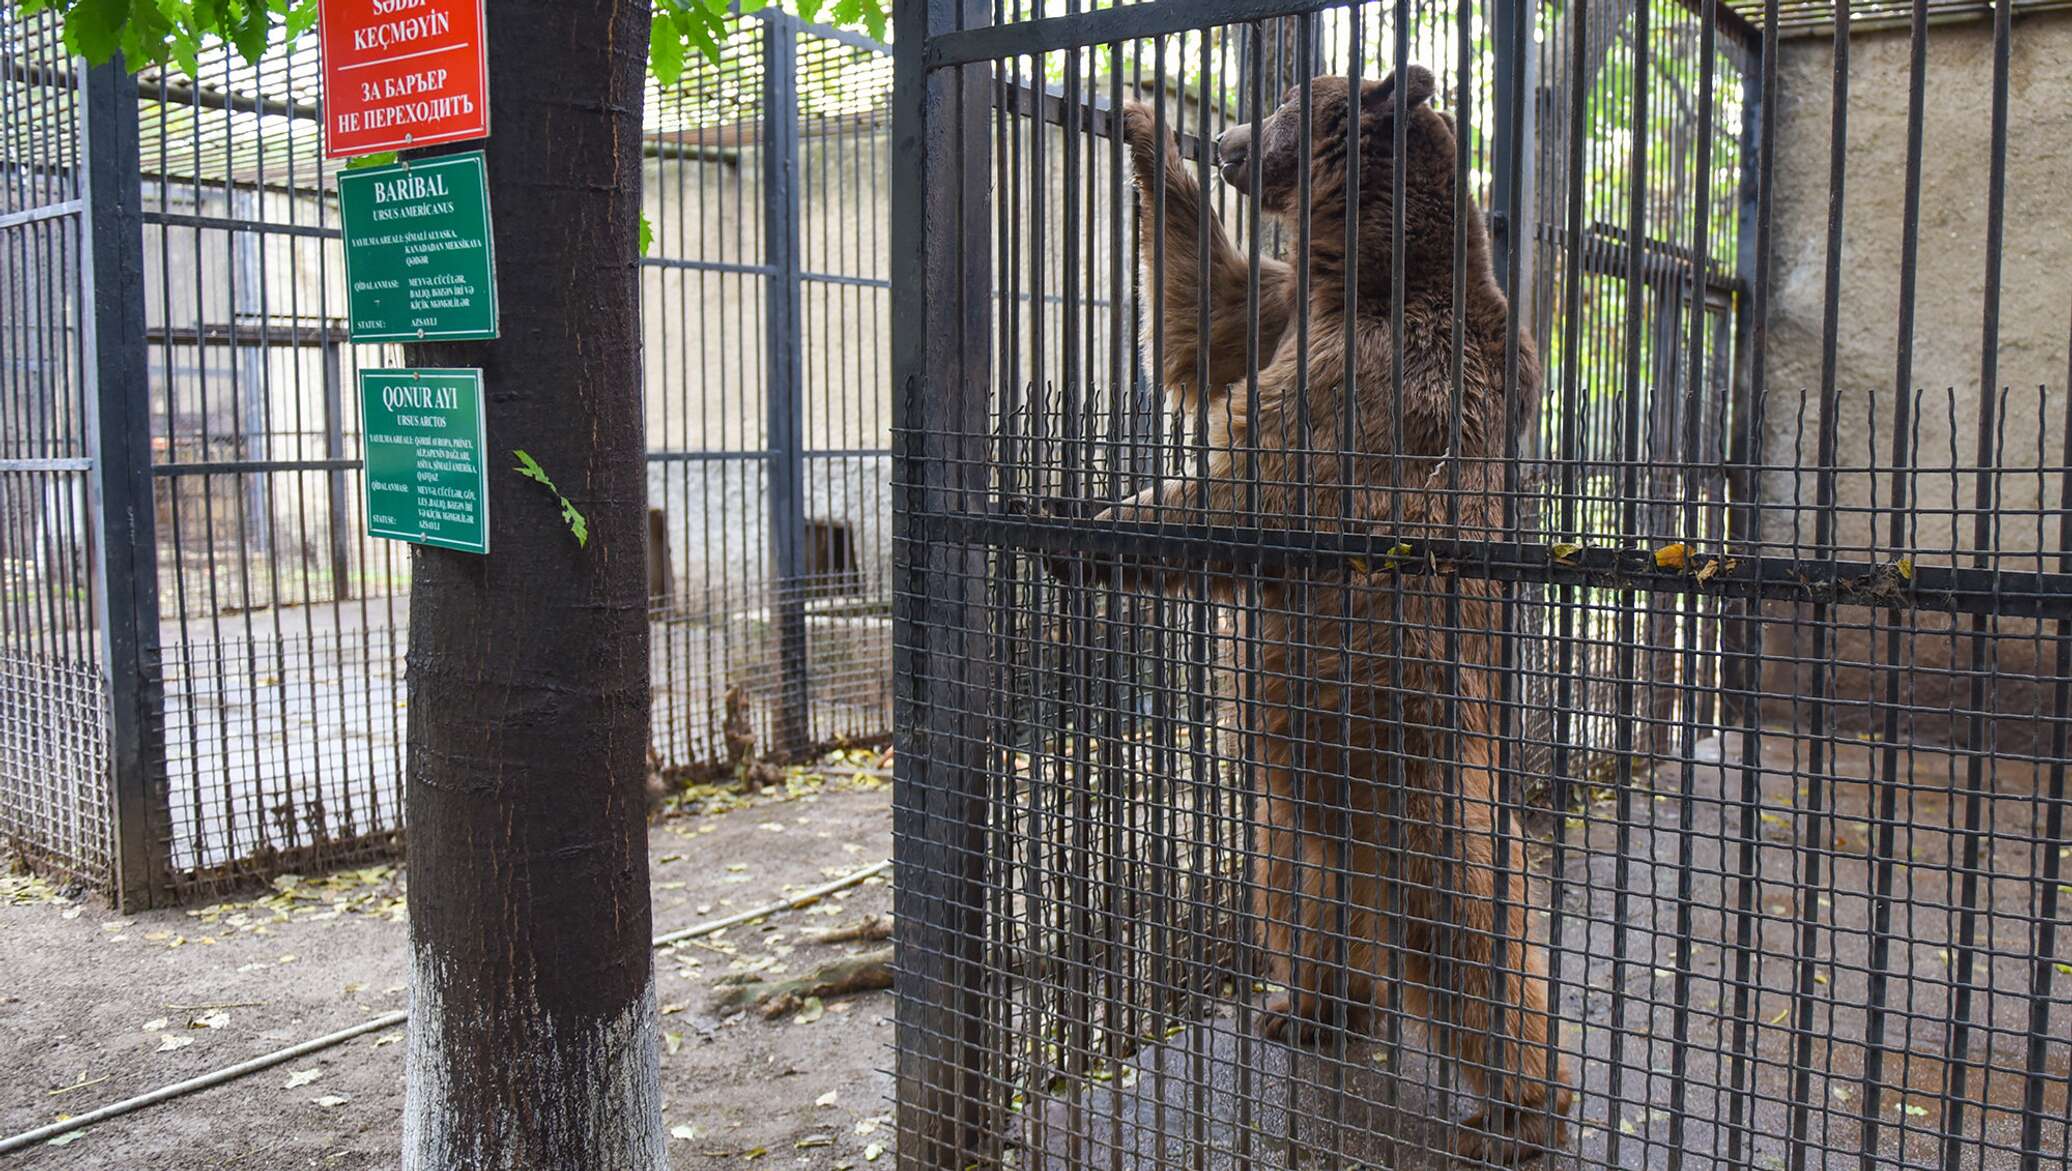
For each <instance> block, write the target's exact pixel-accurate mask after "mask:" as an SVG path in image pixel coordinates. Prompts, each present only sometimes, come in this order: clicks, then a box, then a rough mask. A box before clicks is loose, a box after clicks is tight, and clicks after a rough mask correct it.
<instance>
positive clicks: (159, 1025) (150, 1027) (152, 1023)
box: [144, 1016, 166, 1033]
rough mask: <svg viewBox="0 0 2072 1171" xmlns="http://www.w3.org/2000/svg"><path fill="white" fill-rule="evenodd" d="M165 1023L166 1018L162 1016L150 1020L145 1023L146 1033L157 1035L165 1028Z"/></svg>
mask: <svg viewBox="0 0 2072 1171" xmlns="http://www.w3.org/2000/svg"><path fill="white" fill-rule="evenodd" d="M165 1023H166V1022H165V1018H164V1017H162V1016H160V1017H152V1018H151V1019H150V1020H148V1021H145V1022H144V1031H145V1032H147V1033H155V1032H157V1031H159V1030H160V1029H163V1028H165Z"/></svg>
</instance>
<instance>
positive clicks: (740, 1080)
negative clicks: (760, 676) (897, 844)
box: [0, 749, 892, 1171]
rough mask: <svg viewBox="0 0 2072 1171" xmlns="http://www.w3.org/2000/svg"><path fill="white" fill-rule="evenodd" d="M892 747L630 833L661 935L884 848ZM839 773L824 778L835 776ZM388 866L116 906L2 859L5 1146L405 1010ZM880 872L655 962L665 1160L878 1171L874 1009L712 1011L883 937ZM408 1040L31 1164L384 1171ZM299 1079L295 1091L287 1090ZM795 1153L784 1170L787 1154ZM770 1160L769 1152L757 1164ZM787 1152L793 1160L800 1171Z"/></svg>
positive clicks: (276, 1073) (885, 882) (394, 1136)
mask: <svg viewBox="0 0 2072 1171" xmlns="http://www.w3.org/2000/svg"><path fill="white" fill-rule="evenodd" d="M889 765H890V761H889V759H888V758H887V757H886V755H885V754H884V753H883V752H881V751H879V750H876V749H844V750H841V751H838V752H831V753H828V754H825V755H823V756H822V757H820V758H818V759H816V760H814V761H812V762H809V763H806V764H801V765H793V766H790V767H788V768H786V769H784V770H783V773H784V776H783V780H782V783H779V784H772V785H770V786H768V787H766V788H765V789H764V790H763V791H761V792H753V793H752V792H744V791H742V790H740V789H739V788H737V787H732V786H727V785H720V784H713V785H696V786H689V787H686V788H685V789H684V790H683V791H682V792H680V793H677V794H673V795H672V797H671V799H670V804H671V807H672V809H673V810H674V811H675V812H676V814H677V815H675V816H671V817H669V818H667V819H666V820H664V821H662V822H660V823H659V824H657V825H655V826H653V827H652V828H651V829H650V831H649V838H648V842H649V847H648V850H649V862H650V866H651V868H652V871H651V872H652V876H653V878H652V890H653V892H654V924H655V930H656V931H657V932H658V933H660V932H666V931H670V930H674V929H678V928H684V927H689V926H692V925H694V924H698V923H702V922H708V921H712V920H717V919H723V918H725V917H727V916H730V915H740V914H742V913H744V912H749V911H752V910H755V909H757V908H762V907H766V906H767V905H769V904H771V903H772V902H775V901H778V900H788V899H794V898H796V897H797V896H799V895H800V894H801V893H802V892H808V891H812V890H814V889H816V888H819V887H821V886H824V885H825V884H827V883H828V882H830V881H831V880H833V879H836V878H839V877H842V876H844V875H848V874H853V873H854V872H856V871H857V870H858V869H859V868H861V867H864V866H868V865H869V864H870V863H872V862H874V861H877V860H878V859H882V858H886V857H889V856H890V854H891V808H890V800H889V794H890V789H889V785H890V768H889ZM837 770H839V771H837ZM407 880H408V873H407V869H406V868H405V867H403V866H396V865H382V866H363V867H355V868H352V869H348V870H342V871H337V872H335V873H331V874H325V875H305V876H283V877H282V878H280V879H278V880H276V881H275V882H274V883H273V884H271V885H268V886H263V887H257V888H255V889H254V890H251V891H249V892H243V893H241V894H239V895H237V896H235V897H232V898H229V899H225V900H222V901H219V902H210V903H204V904H199V905H196V906H192V907H185V908H175V909H170V910H164V911H152V912H146V913H142V914H135V915H117V914H115V913H114V912H112V911H110V910H109V909H108V908H107V907H106V905H105V904H104V903H103V902H101V901H100V900H99V899H98V898H97V897H95V896H92V895H90V894H88V893H87V892H85V891H83V890H81V889H78V888H76V887H68V886H66V885H65V884H63V883H61V882H54V881H52V880H50V879H48V878H45V877H41V876H38V875H35V874H31V873H27V872H25V871H24V870H22V869H20V868H18V867H16V866H13V865H9V864H8V863H7V862H6V861H0V939H4V940H5V941H6V945H5V952H6V955H7V960H6V963H5V966H6V967H7V969H8V976H9V979H8V980H7V982H6V983H5V985H4V986H0V1061H5V1062H6V1063H7V1064H8V1065H9V1067H10V1068H11V1069H12V1070H13V1071H14V1077H13V1078H11V1079H10V1085H11V1086H12V1087H13V1088H12V1089H9V1090H0V1135H4V1134H14V1133H18V1132H21V1131H26V1130H29V1129H31V1128H33V1127H38V1126H42V1125H44V1124H46V1123H49V1122H53V1121H57V1120H59V1119H61V1118H63V1117H67V1116H72V1115H79V1114H84V1113H87V1112H88V1111H91V1110H94V1109H97V1108H99V1107H101V1106H104V1105H107V1104H108V1103H110V1102H115V1101H119V1100H121V1099H124V1098H128V1097H132V1096H135V1095H137V1094H141V1093H145V1092H147V1091H150V1090H153V1089H156V1088H158V1087H160V1086H163V1085H166V1084H169V1083H172V1082H176V1081H180V1080H183V1079H186V1078H190V1077H193V1076H195V1075H197V1074H201V1073H204V1072H207V1071H210V1070H215V1069H221V1068H223V1067H225V1066H229V1065H232V1064H235V1063H236V1062H239V1061H243V1060H246V1059H249V1058H251V1057H255V1056H258V1055H259V1054H262V1053H268V1052H272V1051H274V1050H277V1049H280V1048H282V1047H283V1046H285V1045H290V1044H293V1043H295V1042H298V1041H302V1040H306V1039H308V1038H310V1037H315V1036H320V1035H322V1034H325V1033H328V1032H332V1031H334V1030H337V1029H340V1028H343V1027H346V1026H350V1025H353V1024H356V1023H359V1022H362V1021H366V1020H370V1019H373V1018H375V1017H377V1016H380V1015H381V1014H384V1013H392V1012H394V1011H395V1010H397V1009H400V1008H403V1007H405V1005H406V1003H407V999H408V995H407V990H406V985H407V983H408V971H409V963H408V960H409V956H408V931H407V910H406V909H405V900H404V895H405V891H406V889H407ZM891 902H892V900H891V885H890V881H889V875H877V876H874V877H872V878H870V879H868V880H866V881H865V882H863V883H861V884H859V885H857V886H855V887H852V888H849V889H846V890H840V891H835V892H831V893H828V894H826V895H824V896H823V897H820V898H818V899H815V900H813V901H812V902H811V903H810V904H809V905H805V906H803V907H800V908H799V909H796V910H788V911H785V912H782V913H777V914H770V915H766V916H761V917H759V918H754V919H751V920H750V921H748V922H744V923H740V924H736V925H733V926H730V927H727V928H725V929H724V930H722V931H719V932H716V933H714V934H711V935H706V936H703V937H700V938H697V939H692V940H685V941H682V942H680V943H674V944H671V945H668V946H665V947H662V948H659V949H657V950H656V952H655V970H656V984H657V989H658V995H659V997H660V999H661V1001H662V1013H663V1016H662V1026H661V1027H662V1031H663V1036H662V1038H661V1041H662V1047H663V1054H662V1080H663V1093H664V1098H665V1101H664V1110H665V1115H666V1119H667V1122H668V1124H669V1128H670V1130H669V1133H670V1140H669V1144H668V1147H669V1151H670V1155H671V1158H672V1160H673V1162H674V1165H675V1166H677V1167H679V1168H696V1169H700V1171H702V1169H704V1168H708V1167H710V1168H719V1167H733V1166H744V1165H751V1164H746V1163H744V1162H743V1161H744V1160H745V1159H747V1158H748V1153H749V1152H754V1151H762V1152H763V1153H764V1154H763V1155H758V1156H756V1157H755V1158H756V1161H755V1162H754V1163H753V1164H752V1165H753V1166H775V1165H799V1166H807V1167H813V1168H835V1167H843V1166H849V1167H852V1168H854V1169H855V1171H864V1169H865V1168H866V1167H867V1166H876V1165H885V1164H884V1161H883V1159H881V1158H874V1157H873V1156H874V1155H875V1156H888V1155H889V1153H890V1149H891V1144H892V1140H891V1131H892V1128H891V1119H890V1116H889V1113H888V1110H889V1105H888V1103H889V1097H890V1090H891V1086H890V1082H889V1080H888V1079H887V1078H886V1077H885V1076H884V1075H883V1074H881V1073H880V1072H879V1070H881V1069H883V1068H884V1067H885V1066H886V1064H887V1063H886V1060H885V1052H884V1051H885V1049H886V1047H887V1046H888V1045H889V1043H890V1040H891V1035H890V1017H891V1004H890V1001H889V999H888V998H887V997H886V996H885V995H884V994H883V993H881V992H868V991H856V992H850V993H846V994H840V993H834V992H829V993H827V994H825V995H823V996H821V997H820V1003H819V1006H818V1008H817V1009H815V1008H813V1007H811V1006H808V1005H805V1004H804V1003H803V1002H801V1003H800V1004H798V1005H795V1006H793V1007H792V1008H791V1009H790V1010H788V1011H786V1012H783V1013H779V1014H776V1015H775V1016H774V1017H772V1018H768V1019H766V1018H765V1017H764V1016H762V1015H761V1014H760V1013H757V1012H753V1011H746V1010H740V1009H737V1010H733V1011H730V1012H725V1013H720V1012H715V1011H713V1010H712V1009H711V1008H710V1001H711V999H712V997H713V994H714V992H715V990H716V989H717V988H718V987H719V986H720V982H721V981H722V980H723V979H725V978H727V977H729V976H735V977H745V978H748V979H759V980H762V981H764V982H775V983H785V982H791V981H798V980H800V979H810V978H812V976H813V974H814V973H817V972H819V971H821V970H822V969H823V968H825V967H827V966H828V965H830V964H836V965H839V964H842V963H844V962H846V961H847V960H848V959H849V958H850V957H851V956H852V955H853V954H857V953H867V952H869V951H871V950H873V945H874V944H875V943H877V942H878V941H880V940H881V939H882V938H883V933H885V932H889V930H890V922H891V921H890V912H891ZM401 1037H402V1032H401V1030H398V1029H389V1030H386V1031H384V1032H381V1033H378V1034H372V1035H368V1036H366V1037H363V1038H356V1039H354V1040H351V1041H348V1042H346V1043H344V1044H342V1045H339V1046H337V1047H336V1048H334V1049H330V1050H326V1051H323V1052H320V1053H315V1054H311V1055H309V1056H307V1057H305V1058H298V1059H297V1060H296V1061H295V1062H293V1063H291V1064H289V1065H287V1066H284V1067H280V1068H276V1069H272V1070H269V1071H267V1072H265V1073H262V1074H258V1075H255V1076H252V1077H248V1078H242V1079H239V1080H238V1081H235V1082H232V1083H229V1084H226V1085H223V1086H220V1087H216V1088H213V1089H209V1090H206V1091H203V1092H200V1093H196V1094H193V1095H190V1096H187V1097H183V1098H179V1099H177V1100H175V1101H173V1102H169V1103H166V1104H163V1105H159V1106H153V1107H151V1108H149V1109H147V1110H142V1111H139V1112H136V1113H133V1114H130V1115H126V1116H123V1117H121V1118H116V1119H111V1120H108V1121H104V1122H101V1123H98V1124H95V1125H93V1126H90V1127H87V1128H85V1129H84V1130H80V1131H75V1132H71V1133H70V1134H67V1135H64V1136H61V1140H62V1141H56V1142H53V1143H50V1144H46V1145H44V1146H40V1147H38V1148H36V1150H35V1153H34V1154H33V1155H31V1156H30V1157H29V1165H31V1166H34V1167H36V1168H37V1169H38V1171H43V1169H44V1168H51V1169H54V1171H72V1169H85V1168H94V1169H113V1168H129V1167H139V1166H180V1167H320V1168H327V1169H339V1171H358V1169H373V1168H389V1167H393V1166H394V1165H395V1161H396V1152H397V1150H399V1149H400V1147H399V1144H400V1142H401V1139H400V1135H399V1131H398V1127H399V1126H400V1122H401V1116H402V1088H403V1080H402V1053H403V1051H404V1048H405V1046H403V1045H402V1044H400V1041H401ZM290 1082H293V1083H294V1084H292V1085H291V1084H289V1083H290ZM785 1155H789V1156H791V1158H790V1159H783V1160H782V1161H780V1156H785ZM766 1156H767V1158H766ZM794 1160H796V1161H797V1162H796V1163H795V1164H794V1162H793V1161H794Z"/></svg>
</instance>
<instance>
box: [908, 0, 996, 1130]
mask: <svg viewBox="0 0 2072 1171" xmlns="http://www.w3.org/2000/svg"><path fill="white" fill-rule="evenodd" d="M988 11H989V5H987V4H985V3H984V2H983V0H927V3H913V4H902V5H900V6H899V7H898V8H897V10H896V15H895V21H896V27H897V30H898V34H897V36H896V37H895V39H894V49H893V54H894V73H893V105H892V138H893V141H892V240H891V242H892V381H893V426H892V443H893V538H892V539H893V573H894V587H893V682H894V692H893V694H894V699H893V705H894V706H893V720H892V725H893V728H894V743H895V746H896V758H895V759H896V761H897V764H896V766H895V767H896V770H897V772H896V779H895V782H894V786H893V812H892V816H893V822H892V833H893V841H894V857H895V859H896V860H897V862H898V871H897V879H896V881H895V883H894V900H893V902H894V908H895V910H894V916H893V917H894V921H895V922H896V923H898V925H899V926H898V935H897V944H896V946H897V951H896V960H897V962H896V964H895V967H896V970H897V976H896V988H895V996H896V1000H897V1015H898V1022H897V1030H898V1031H897V1035H896V1046H895V1050H896V1052H897V1055H898V1056H897V1058H896V1069H895V1076H896V1078H897V1081H898V1088H897V1094H896V1097H897V1101H898V1108H897V1109H898V1114H897V1126H898V1133H899V1166H900V1167H901V1168H903V1169H905V1168H927V1169H930V1171H936V1169H944V1171H947V1169H952V1168H956V1169H961V1168H963V1167H966V1166H968V1165H971V1164H973V1163H974V1162H976V1163H979V1164H981V1165H990V1164H991V1160H990V1159H989V1158H988V1152H987V1151H986V1150H984V1149H983V1144H984V1143H985V1137H984V1136H986V1135H987V1134H989V1133H992V1132H993V1129H994V1128H992V1127H991V1126H989V1124H988V1120H987V1118H986V1117H985V1116H984V1115H985V1112H986V1111H988V1110H990V1109H991V1108H992V1107H991V1106H990V1104H989V1103H990V1099H991V1095H989V1094H988V1093H987V1092H986V1082H985V1061H986V1057H987V1054H986V1050H985V1046H984V1037H985V1033H984V1022H985V1019H986V1011H985V1007H986V1003H987V997H988V989H987V987H986V985H985V965H984V962H983V960H984V950H983V949H984V940H985V931H984V926H985V915H984V907H985V889H984V873H985V866H986V864H987V857H986V850H987V840H986V834H985V824H986V781H987V778H986V772H985V767H984V764H983V760H984V752H985V748H986V720H985V718H984V715H983V713H982V710H981V709H982V707H983V705H980V704H975V703H972V702H971V701H970V699H969V688H970V686H972V685H974V684H976V683H977V682H978V681H979V677H980V675H981V673H982V672H983V670H984V656H983V655H982V654H980V653H978V648H979V647H981V646H983V645H984V638H985V630H984V629H983V626H982V623H983V607H984V599H985V587H986V566H987V557H986V554H985V552H984V550H983V549H982V548H981V547H980V546H978V545H976V544H973V543H971V541H970V539H969V538H968V537H966V538H963V539H957V540H953V539H948V538H947V537H946V535H945V534H947V533H948V532H949V528H948V524H947V522H948V521H950V520H952V519H953V518H955V517H957V516H959V515H961V514H965V513H968V512H973V511H978V510H981V509H983V507H984V503H985V497H986V485H987V478H988V469H987V465H986V446H987V444H986V435H987V425H988V414H987V406H988V395H989V394H990V390H991V379H992V351H991V341H992V302H991V298H992V295H993V274H992V268H991V263H990V249H989V248H988V247H987V241H988V235H987V223H988V216H989V213H990V208H991V205H990V203H989V202H988V199H989V194H988V190H987V178H988V165H989V163H990V161H991V159H990V154H989V152H988V150H987V149H986V143H987V142H988V126H987V120H988V116H989V114H990V112H991V101H990V96H991V91H990V84H991V78H990V74H991V70H990V69H989V68H988V67H986V66H985V65H963V66H955V67H950V68H944V69H939V70H935V71H932V72H931V71H930V70H928V69H927V67H926V65H925V61H926V54H927V51H928V41H929V38H930V37H931V36H932V35H935V34H938V33H942V32H945V31H949V30H951V29H958V28H969V27H973V26H976V25H982V24H986V23H989V18H988Z"/></svg>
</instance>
